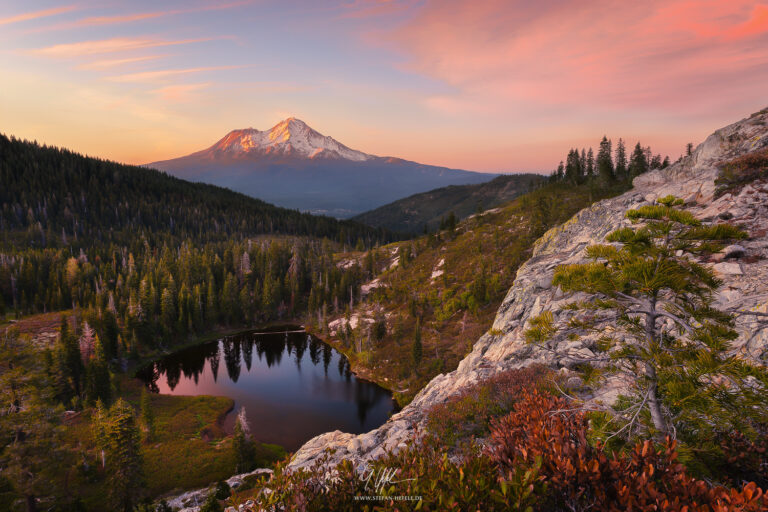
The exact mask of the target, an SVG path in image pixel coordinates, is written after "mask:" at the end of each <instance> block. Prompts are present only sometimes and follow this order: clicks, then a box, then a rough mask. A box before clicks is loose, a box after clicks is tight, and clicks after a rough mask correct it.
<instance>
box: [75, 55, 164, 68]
mask: <svg viewBox="0 0 768 512" xmlns="http://www.w3.org/2000/svg"><path fill="white" fill-rule="evenodd" d="M167 56H168V55H167V54H166V55H162V54H161V55H145V56H143V57H129V58H126V59H104V60H96V61H93V62H87V63H85V64H81V65H79V66H77V69H105V68H116V67H120V66H124V65H126V64H134V63H136V62H144V61H148V60H155V59H160V58H163V57H167Z"/></svg>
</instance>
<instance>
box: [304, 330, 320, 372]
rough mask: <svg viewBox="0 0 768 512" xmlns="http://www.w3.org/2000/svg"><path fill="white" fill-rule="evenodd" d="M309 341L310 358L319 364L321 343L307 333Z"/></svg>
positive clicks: (313, 362) (315, 363) (314, 363)
mask: <svg viewBox="0 0 768 512" xmlns="http://www.w3.org/2000/svg"><path fill="white" fill-rule="evenodd" d="M307 343H308V344H309V359H310V360H311V361H312V364H313V365H315V366H317V363H319V362H320V344H319V343H318V342H317V341H315V340H314V339H312V336H310V335H309V334H307Z"/></svg>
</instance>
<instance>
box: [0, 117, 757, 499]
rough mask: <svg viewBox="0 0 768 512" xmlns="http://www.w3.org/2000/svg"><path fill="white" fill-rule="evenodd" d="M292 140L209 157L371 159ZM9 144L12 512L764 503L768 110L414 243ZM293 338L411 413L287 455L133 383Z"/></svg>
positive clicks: (439, 224)
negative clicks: (265, 329) (381, 477)
mask: <svg viewBox="0 0 768 512" xmlns="http://www.w3.org/2000/svg"><path fill="white" fill-rule="evenodd" d="M283 124H284V125H285V126H283V127H280V126H281V125H278V127H280V128H279V129H278V127H276V128H275V129H273V130H272V131H270V132H259V131H257V130H249V131H243V132H237V133H234V132H233V134H230V136H228V137H227V138H225V139H224V140H222V142H221V143H220V145H221V147H217V146H214V147H213V148H211V149H210V150H206V151H208V153H206V152H202V153H201V154H198V157H199V159H202V160H205V158H208V159H209V160H208V162H209V163H210V162H213V163H211V166H212V167H210V169H213V168H214V167H213V166H214V164H215V163H216V162H219V161H221V162H229V161H231V162H239V161H240V160H243V162H241V163H242V164H243V167H242V168H240V169H241V170H243V172H244V173H245V174H243V177H246V176H247V175H248V174H249V172H250V171H247V169H248V165H251V163H252V161H258V162H264V161H279V162H285V161H289V160H294V159H300V160H301V161H309V162H326V163H334V164H338V163H339V162H341V161H345V162H348V165H349V166H352V165H353V163H357V164H359V163H361V162H362V163H365V162H368V161H369V160H370V159H376V158H377V157H370V156H369V155H365V154H363V153H359V152H356V151H354V150H351V149H349V148H346V147H345V146H342V145H341V144H339V143H337V142H335V141H333V139H330V138H327V137H324V136H322V135H320V134H317V133H316V132H314V131H311V129H309V128H308V127H306V125H303V123H300V122H298V121H296V120H288V121H286V122H285V123H283ZM305 128H306V129H305ZM281 134H282V135H281ZM298 135H301V137H298ZM0 142H2V146H0V149H2V153H0V172H2V183H3V184H4V185H5V184H6V183H7V184H9V186H8V187H4V189H3V190H2V191H0V194H2V195H1V196H0V198H1V199H2V210H1V212H0V213H1V214H2V215H1V216H0V228H1V230H2V237H3V238H2V250H0V297H1V298H2V301H1V302H0V307H2V311H0V313H2V316H0V390H1V392H0V396H2V397H3V404H2V413H0V461H1V462H2V463H1V464H0V469H2V471H0V511H6V510H8V511H10V510H22V509H26V510H29V511H34V510H40V509H50V510H84V509H85V510H123V511H130V510H140V511H145V512H146V511H150V510H152V511H158V510H160V511H163V512H165V511H167V510H171V509H183V510H186V511H189V512H192V511H200V510H202V511H213V510H223V508H224V507H225V506H227V507H228V506H232V507H240V506H241V505H242V507H240V508H241V509H242V510H275V511H277V510H318V511H319V510H350V511H351V510H370V511H373V510H382V509H397V510H410V509H413V508H417V507H418V508H419V509H421V510H435V511H437V510H446V509H456V510H510V509H512V510H518V509H519V510H588V509H589V510H628V509H633V510H666V511H673V510H674V511H682V510H696V511H704V510H707V511H725V510H741V511H757V510H766V509H767V508H768V499H767V498H766V495H765V493H764V489H766V488H768V472H766V469H765V468H766V467H768V460H766V455H765V454H766V453H768V403H766V401H767V400H768V398H766V397H768V393H766V392H765V390H766V386H768V374H767V373H766V370H765V366H764V365H765V361H766V348H767V347H768V338H766V336H768V329H766V327H768V324H767V323H766V322H765V320H766V319H768V311H766V309H765V307H766V305H765V297H766V296H767V295H768V290H767V289H766V285H765V282H766V279H765V276H766V275H768V267H766V264H765V262H766V261H768V252H766V248H767V247H768V242H766V225H768V210H766V207H765V205H766V204H768V185H766V183H767V182H768V109H766V110H764V111H761V112H759V113H757V114H755V115H753V116H752V117H750V118H748V119H745V120H742V121H740V122H738V123H736V124H734V125H731V126H729V127H726V128H724V129H722V130H718V131H717V132H715V134H713V135H712V136H710V137H709V138H708V139H707V141H706V142H705V143H703V144H702V145H700V146H699V147H698V148H696V149H695V150H693V147H692V146H689V148H688V149H687V150H686V155H685V156H683V157H681V158H680V159H679V160H678V161H676V162H674V163H671V162H670V161H669V159H668V158H662V157H661V156H660V155H654V154H653V152H652V151H651V150H650V148H647V147H644V146H642V145H641V144H640V143H638V144H636V145H635V146H634V150H632V151H627V149H626V147H625V144H624V141H623V140H621V139H619V141H618V142H617V143H616V145H615V147H614V146H613V144H612V141H611V140H609V139H608V138H607V137H604V138H603V139H602V140H601V141H600V142H599V145H598V147H597V151H593V150H592V149H589V150H587V149H586V148H585V149H583V150H577V149H572V150H571V151H570V152H569V153H568V156H567V158H566V159H565V160H564V161H563V162H562V163H561V165H560V166H559V167H558V168H557V170H555V171H554V172H553V173H552V175H551V176H549V177H548V178H544V179H536V178H533V177H526V176H517V177H515V176H504V177H501V178H498V179H497V180H498V181H496V182H495V183H496V184H495V185H493V184H492V183H493V182H491V183H489V184H487V185H478V186H474V185H473V186H461V187H448V188H445V189H441V190H434V191H432V192H431V193H430V194H431V195H428V194H427V195H422V196H420V197H422V199H419V196H417V197H416V198H406V199H405V200H403V201H401V202H399V204H394V205H391V206H388V207H386V208H383V209H381V210H379V213H375V212H369V213H368V214H366V215H370V218H368V222H371V223H376V224H377V225H379V226H388V227H391V228H398V229H402V227H403V226H414V225H415V227H416V228H417V229H416V230H418V231H421V230H422V229H423V226H424V224H427V225H428V227H429V228H430V229H429V231H430V232H429V233H427V234H424V235H423V236H419V237H417V238H413V239H409V240H403V239H400V238H399V235H396V234H394V233H393V232H392V231H389V230H387V229H384V228H373V227H367V226H364V225H362V224H360V223H357V222H351V221H338V220H334V219H331V218H328V217H313V216H310V215H306V214H301V213H299V212H297V211H293V210H285V209H282V208H278V207H274V206H270V205H268V204H266V203H263V202H261V201H258V200H255V199H252V198H249V197H247V196H245V195H241V194H236V193H232V192H230V191H228V190H225V189H220V188H217V187H212V186H210V185H202V184H190V183H187V182H184V181H181V180H178V179H176V178H172V177H169V176H167V175H165V174H163V173H160V172H157V171H153V170H149V169H145V168H136V167H129V166H120V165H118V164H114V163H110V162H104V161H101V160H95V159H89V158H85V157H82V156H79V155H75V154H73V153H69V152H66V151H63V150H58V149H54V148H47V147H41V146H39V145H37V144H32V143H26V142H21V141H18V140H13V139H2V140H0ZM250 152H253V154H252V155H249V154H248V153H250ZM203 153H205V155H203ZM230 153H231V154H230ZM206 155H207V156H206ZM198 157H196V158H198ZM217 159H219V160H217ZM273 159H274V160H273ZM233 165H234V164H233ZM312 165H316V164H314V163H313V164H312ZM317 165H318V166H319V164H317ZM377 165H378V164H377ZM413 165H416V164H413ZM342 167H343V166H342ZM276 168H277V167H275V169H276ZM337 168H341V167H337ZM351 168H352V167H349V169H351ZM229 169H230V170H233V169H234V167H230V168H229ZM313 169H314V171H312V170H310V171H308V174H310V175H311V174H312V173H313V172H315V171H318V169H320V167H316V168H313ZM345 169H346V167H345ZM206 172H207V171H206ZM228 172H229V171H228ZM233 172H234V171H233ZM269 172H271V171H269ZM317 173H318V175H319V174H320V172H319V171H318V172H317ZM362 174H365V173H362ZM374 174H375V173H374ZM280 175H281V174H280V172H277V171H275V174H273V177H276V176H280ZM390 176H393V177H394V178H390V179H391V181H395V180H396V179H397V178H396V176H397V172H395V173H394V174H392V175H390ZM291 179H295V178H287V182H290V180H291ZM294 183H295V182H294ZM529 187H530V188H532V189H531V190H527V189H528V188H529ZM524 189H525V190H524ZM412 192H413V191H412ZM408 193H410V192H408ZM507 193H508V194H509V195H510V197H512V200H511V201H509V202H504V203H501V204H495V205H494V204H493V202H495V201H502V200H503V198H504V197H505V194H507ZM403 195H406V194H403ZM478 198H481V200H482V201H483V202H482V207H483V208H488V207H491V206H493V208H491V209H487V210H485V211H482V212H477V211H478V205H477V203H478ZM369 199H370V198H369ZM393 199H395V198H394V197H393ZM419 201H421V202H423V203H424V205H425V207H424V208H423V209H419V210H418V211H414V210H416V208H415V207H416V206H418V202H419ZM486 201H487V202H486ZM449 203H453V204H449ZM328 204H329V205H331V207H335V206H333V205H334V204H335V203H333V201H330V202H329V203H328ZM368 206H370V204H369V205H368ZM451 212H453V215H451ZM473 213H474V214H473ZM461 218H463V220H462V219H461ZM416 219H418V220H416ZM407 230H408V231H414V229H412V228H411V227H408V228H407ZM276 321H279V322H289V321H293V322H297V323H299V322H300V323H302V324H303V325H305V326H306V328H307V329H308V330H309V331H311V332H313V333H316V334H318V335H319V336H320V337H321V338H323V339H326V340H328V343H330V344H331V345H333V346H334V347H336V348H337V349H338V350H340V351H342V352H343V353H344V354H345V355H346V356H347V358H348V360H349V363H350V365H351V367H352V369H353V370H354V371H355V372H356V373H357V374H358V375H360V376H362V377H364V378H367V379H370V380H373V381H375V382H377V383H380V384H381V385H383V386H384V387H386V388H388V389H390V390H392V391H393V392H395V397H396V398H397V399H398V401H399V402H400V404H401V405H402V406H403V407H404V408H403V409H402V411H401V412H399V413H397V414H395V415H394V416H393V417H392V418H391V419H390V420H389V421H387V423H385V424H384V425H382V426H381V427H380V428H378V429H376V430H374V431H372V432H369V433H366V434H361V435H353V434H348V433H343V432H339V431H336V432H329V433H326V434H323V435H320V436H318V437H316V438H314V439H312V440H310V441H308V442H307V443H306V444H305V445H304V446H303V447H302V448H301V449H300V450H298V451H297V452H296V453H295V454H293V455H291V456H290V457H288V458H284V457H285V454H284V452H282V451H281V449H280V448H279V447H276V446H271V445H264V444H261V443H259V442H258V440H257V439H252V438H251V437H250V434H249V432H248V428H247V422H246V421H245V419H241V418H238V419H237V420H236V428H235V432H234V434H228V433H226V432H224V431H223V430H222V427H221V419H222V418H223V417H224V416H225V415H226V414H227V412H228V411H229V410H230V409H231V408H232V407H233V403H232V400H231V399H229V398H226V397H205V396H199V397H181V396H168V395H154V394H150V393H147V391H146V389H144V388H143V386H142V385H141V383H139V382H138V381H137V380H136V379H134V378H132V377H131V372H132V371H133V370H135V369H136V368H138V367H139V366H141V365H142V363H145V362H147V361H149V360H151V359H152V358H153V357H156V356H157V355H159V354H163V353H167V352H168V351H169V350H172V349H174V348H177V347H181V346H185V345H188V344H191V343H198V342H200V341H201V340H205V339H210V338H211V337H216V336H220V335H221V333H224V332H230V331H235V330H238V329H243V328H246V327H251V326H254V325H263V324H264V323H268V322H276ZM280 459H283V460H282V462H278V461H279V460H280ZM329 466H334V467H335V473H334V474H335V475H337V478H334V479H332V480H330V481H329V480H327V478H326V477H327V475H328V469H329ZM255 468H265V469H261V470H258V471H255V472H253V473H246V474H243V475H239V476H237V477H233V478H231V479H230V480H228V481H224V480H225V479H226V478H227V477H229V476H231V475H232V474H233V473H235V472H238V473H242V472H248V471H251V470H253V469H255ZM388 468H395V469H396V470H397V475H394V476H393V477H392V478H391V479H390V481H388V482H387V485H385V486H383V487H382V488H377V489H372V488H371V485H370V484H369V481H370V480H368V479H366V478H365V477H366V476H369V475H371V474H374V475H377V474H382V473H386V472H387V471H390V470H389V469H388ZM372 472H373V473H372ZM387 474H388V473H387ZM215 482H219V483H218V484H215V485H213V484H214V483H215ZM227 482H229V484H232V485H233V488H230V485H229V484H228V483H227ZM235 485H236V486H237V488H234V486H235ZM204 486H210V487H204ZM196 487H203V488H202V489H200V490H197V491H192V492H189V493H185V494H182V495H180V496H177V497H174V498H168V501H167V503H166V502H164V501H158V502H155V503H152V500H154V499H158V498H160V497H161V496H166V497H167V496H168V493H170V492H171V491H174V490H175V491H177V492H178V491H183V490H189V489H194V488H196ZM369 495H379V496H377V497H376V498H377V501H371V502H364V501H360V500H359V499H357V497H359V496H369ZM398 496H420V497H421V500H418V499H417V500H416V501H412V502H411V501H401V500H400V499H399V498H398ZM203 502H204V504H203ZM236 510H239V509H237V508H236Z"/></svg>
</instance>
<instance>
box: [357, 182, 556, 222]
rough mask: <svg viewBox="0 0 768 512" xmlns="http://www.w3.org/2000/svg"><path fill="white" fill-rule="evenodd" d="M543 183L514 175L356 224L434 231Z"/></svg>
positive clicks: (418, 200)
mask: <svg viewBox="0 0 768 512" xmlns="http://www.w3.org/2000/svg"><path fill="white" fill-rule="evenodd" d="M543 179H544V177H543V176H540V175H538V174H511V175H507V176H499V177H497V178H494V179H492V180H491V181H489V182H487V183H479V184H473V185H451V186H448V187H442V188H437V189H435V190H430V191H429V192H423V193H421V194H414V195H412V196H408V197H406V198H403V199H399V200H397V201H394V202H392V203H389V204H385V205H384V206H380V207H378V208H376V209H375V210H371V211H368V212H365V213H361V214H360V215H358V216H356V217H353V220H357V221H360V222H362V223H364V224H368V225H369V226H377V227H383V228H387V229H392V230H394V231H400V232H403V233H421V232H422V231H423V230H424V229H427V230H432V231H434V230H435V229H438V227H439V226H440V224H441V222H442V223H445V222H446V221H447V219H448V218H449V217H450V214H451V213H452V214H453V217H455V218H456V219H457V220H461V219H463V218H465V217H468V216H470V215H472V214H473V213H477V212H479V211H483V210H487V209H489V208H493V207H495V206H498V205H500V204H502V203H506V202H508V201H511V200H512V199H514V198H515V197H517V196H519V195H521V194H525V193H526V192H530V191H531V190H533V189H534V188H535V187H536V186H537V185H539V184H540V183H541V181H542V180H543Z"/></svg>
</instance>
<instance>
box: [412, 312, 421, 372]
mask: <svg viewBox="0 0 768 512" xmlns="http://www.w3.org/2000/svg"><path fill="white" fill-rule="evenodd" d="M422 350H423V348H422V346H421V319H417V320H416V330H415V331H414V333H413V345H411V358H412V359H413V366H414V368H417V369H418V367H419V365H420V364H421V356H422Z"/></svg>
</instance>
